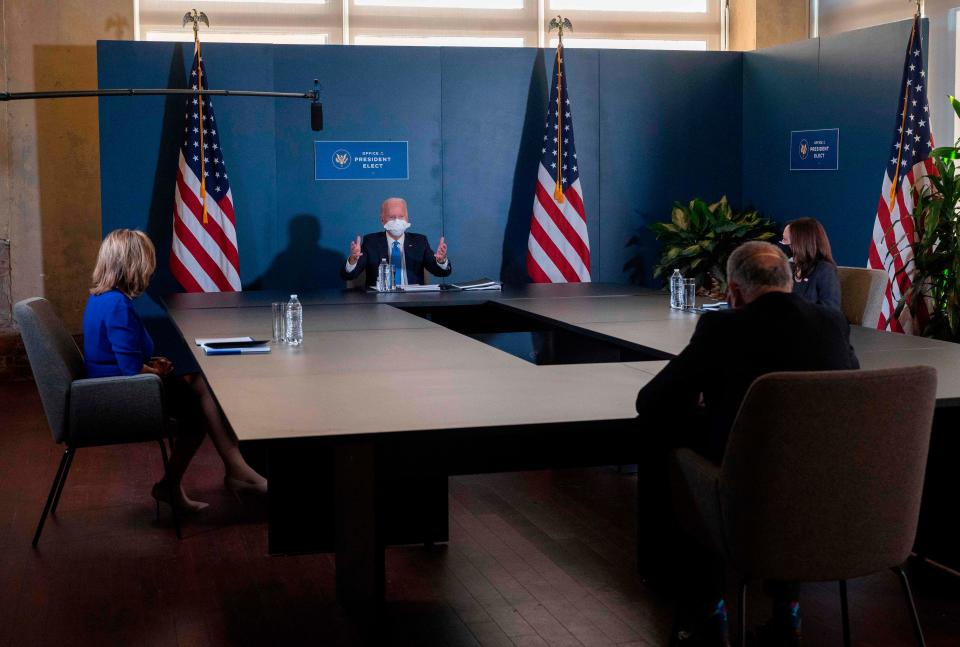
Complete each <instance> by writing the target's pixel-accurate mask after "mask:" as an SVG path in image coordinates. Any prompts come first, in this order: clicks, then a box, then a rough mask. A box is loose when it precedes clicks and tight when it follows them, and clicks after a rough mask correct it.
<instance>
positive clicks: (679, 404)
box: [637, 292, 860, 462]
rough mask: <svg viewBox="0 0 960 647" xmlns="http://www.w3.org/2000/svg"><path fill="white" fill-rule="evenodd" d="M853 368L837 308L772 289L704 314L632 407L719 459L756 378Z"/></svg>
mask: <svg viewBox="0 0 960 647" xmlns="http://www.w3.org/2000/svg"><path fill="white" fill-rule="evenodd" d="M859 367H860V364H859V362H858V361H857V356H856V355H855V354H854V352H853V348H852V347H851V346H850V325H849V324H848V323H847V320H846V318H844V316H843V314H842V313H841V312H840V311H839V310H834V309H831V308H827V307H824V306H819V305H815V304H812V303H808V302H807V301H805V300H804V299H802V298H801V297H799V296H797V295H796V294H787V293H783V292H771V293H768V294H765V295H763V296H761V297H759V298H758V299H756V300H755V301H753V302H751V303H750V304H748V305H746V306H744V307H742V308H739V309H737V310H726V311H721V312H710V313H706V314H704V315H702V316H701V317H700V321H699V322H698V323H697V328H696V332H694V333H693V337H692V338H691V339H690V343H689V344H688V345H687V347H686V348H685V349H683V352H681V353H680V354H679V355H678V356H677V357H675V358H673V359H672V360H671V361H670V363H669V364H667V366H666V368H664V369H663V370H662V371H661V372H660V373H659V374H658V375H657V376H656V377H655V378H653V380H652V381H651V382H650V383H649V384H647V385H646V386H645V387H643V389H641V390H640V393H639V394H638V395H637V412H638V413H639V414H640V418H641V420H643V421H644V425H645V426H647V425H648V424H653V425H658V426H659V427H660V428H658V429H656V431H655V433H664V434H673V435H674V436H675V437H677V438H678V439H679V438H680V437H681V436H683V435H685V434H691V435H693V436H695V438H694V439H693V442H686V440H687V439H686V438H683V439H681V442H678V443H677V444H678V445H680V444H691V445H693V446H694V447H695V448H696V449H698V450H699V451H701V452H703V453H704V454H705V455H707V456H708V457H709V458H711V459H713V460H715V461H717V462H719V461H720V459H721V458H722V457H723V450H724V447H725V446H726V442H727V435H728V434H729V433H730V427H731V426H733V421H734V419H735V418H736V416H737V411H738V410H739V408H740V403H741V401H742V400H743V397H744V395H746V393H747V389H748V388H749V387H750V385H751V384H752V383H753V381H754V380H755V379H756V378H758V377H760V376H761V375H764V374H765V373H772V372H774V371H819V370H832V369H855V368H859ZM701 393H702V394H703V403H704V406H703V408H701V407H700V406H699V405H698V401H699V398H700V394H701ZM811 404H813V403H811ZM698 423H699V425H700V427H699V428H696V429H690V425H693V424H698ZM698 441H699V442H698Z"/></svg>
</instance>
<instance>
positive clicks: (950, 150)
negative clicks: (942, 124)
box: [930, 146, 960, 160]
mask: <svg viewBox="0 0 960 647" xmlns="http://www.w3.org/2000/svg"><path fill="white" fill-rule="evenodd" d="M930 156H931V157H937V158H940V159H947V160H955V159H957V157H958V156H960V151H958V150H957V149H956V148H954V147H953V146H938V147H937V148H934V149H933V152H931V153H930Z"/></svg>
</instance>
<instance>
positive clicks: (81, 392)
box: [13, 298, 181, 548]
mask: <svg viewBox="0 0 960 647" xmlns="http://www.w3.org/2000/svg"><path fill="white" fill-rule="evenodd" d="M13 316H14V320H15V321H16V323H17V326H18V327H19V328H20V333H21V335H22V336H23V344H24V346H25V347H26V350H27V358H28V359H29V361H30V368H31V370H32V371H33V377H34V380H35V381H36V383H37V389H38V390H39V392H40V400H41V402H42V403H43V411H44V413H45V414H46V416H47V422H48V423H49V424H50V431H51V433H52V434H53V440H54V442H56V443H63V444H64V445H65V447H66V449H65V450H64V452H63V458H62V459H61V460H60V467H58V468H57V474H56V476H54V478H53V485H51V487H50V494H49V495H48V496H47V503H46V505H44V507H43V514H42V515H41V516H40V523H39V524H37V530H36V532H35V533H34V535H33V546H34V548H36V546H37V543H38V542H39V541H40V533H42V532H43V525H44V523H45V522H46V520H47V515H48V514H50V513H51V512H53V513H54V514H56V511H57V505H58V504H59V503H60V495H61V494H62V493H63V486H64V484H65V483H66V482H67V474H68V473H69V472H70V466H71V465H72V464H73V457H74V454H76V450H77V449H79V448H81V447H100V446H104V445H118V444H125V443H139V442H146V441H155V442H158V443H159V444H160V456H161V458H162V460H163V470H164V474H168V473H169V464H168V460H167V447H166V444H165V443H164V439H165V438H172V437H173V431H174V429H175V423H174V421H173V420H171V419H169V418H168V417H167V416H166V413H165V407H164V399H163V383H162V382H161V380H160V378H159V377H158V376H156V375H151V374H143V375H130V376H122V377H102V378H92V379H84V375H85V370H84V365H83V356H82V355H81V354H80V350H79V349H78V348H77V345H76V343H75V342H74V341H73V338H72V337H71V336H70V334H69V333H68V332H67V329H66V327H65V326H64V325H63V322H62V321H60V319H59V317H57V315H56V313H55V312H54V311H53V307H52V306H51V305H50V302H49V301H47V300H46V299H41V298H32V299H25V300H23V301H20V302H19V303H17V304H16V305H15V306H14V308H13ZM166 480H167V483H170V484H171V489H172V488H173V481H172V479H166ZM175 494H176V493H175V492H174V491H171V492H170V496H171V500H173V498H174V496H175ZM171 509H172V510H173V525H174V528H175V529H176V532H177V538H178V539H179V538H180V537H181V534H180V519H179V517H178V515H177V510H176V507H174V506H171Z"/></svg>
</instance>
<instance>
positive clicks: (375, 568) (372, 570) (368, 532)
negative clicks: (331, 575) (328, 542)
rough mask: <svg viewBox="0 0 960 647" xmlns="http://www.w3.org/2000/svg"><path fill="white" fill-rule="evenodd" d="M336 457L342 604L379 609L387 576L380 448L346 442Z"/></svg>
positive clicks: (337, 540) (339, 590) (337, 449)
mask: <svg viewBox="0 0 960 647" xmlns="http://www.w3.org/2000/svg"><path fill="white" fill-rule="evenodd" d="M334 457H335V458H334V460H335V467H334V473H335V482H336V487H335V489H336V531H335V532H336V540H335V546H336V565H337V599H338V600H339V601H340V603H341V604H343V605H345V606H369V605H378V604H380V603H382V602H383V598H384V580H385V577H386V575H385V565H384V562H385V556H384V542H383V529H382V527H381V518H380V514H379V513H380V511H379V510H378V504H379V502H380V501H379V500H380V491H379V490H380V487H379V485H380V484H379V482H378V479H377V462H376V445H374V443H372V442H344V443H342V444H338V445H337V447H336V449H335V450H334Z"/></svg>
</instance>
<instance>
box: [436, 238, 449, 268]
mask: <svg viewBox="0 0 960 647" xmlns="http://www.w3.org/2000/svg"><path fill="white" fill-rule="evenodd" d="M434 258H436V259H437V262H438V263H443V262H444V261H446V260H447V244H446V243H445V242H443V236H440V244H439V245H437V253H436V254H434Z"/></svg>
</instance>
